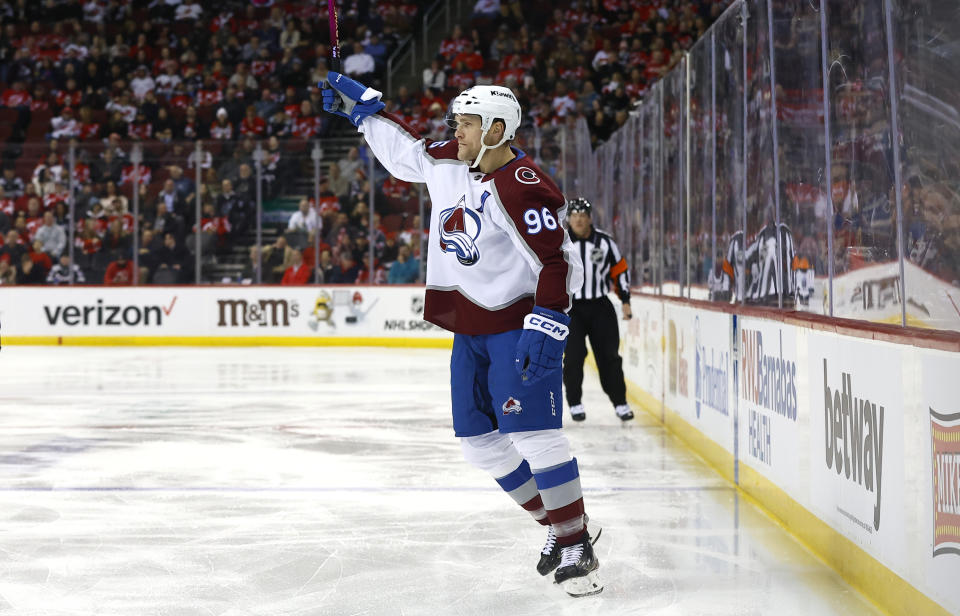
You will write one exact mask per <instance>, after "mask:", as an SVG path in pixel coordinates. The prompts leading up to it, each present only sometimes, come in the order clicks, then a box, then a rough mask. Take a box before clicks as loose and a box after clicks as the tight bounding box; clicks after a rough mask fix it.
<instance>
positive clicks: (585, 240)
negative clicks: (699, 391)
mask: <svg viewBox="0 0 960 616" xmlns="http://www.w3.org/2000/svg"><path fill="white" fill-rule="evenodd" d="M592 210H593V206H591V205H590V202H589V201H587V200H586V199H584V198H582V197H580V198H578V199H573V200H571V201H569V202H567V219H568V220H569V223H570V240H571V241H573V243H574V246H575V247H576V248H577V252H578V253H579V254H580V258H581V259H582V260H583V287H582V288H581V289H580V290H579V291H577V292H576V293H574V294H573V308H571V310H570V334H569V335H568V336H567V350H566V353H565V355H564V357H563V385H564V387H565V388H566V390H567V404H568V406H569V407H570V415H571V417H572V418H573V420H574V421H583V420H584V419H586V418H587V413H586V411H585V410H584V408H583V404H582V403H581V399H582V396H583V361H584V360H585V359H586V357H587V341H586V339H587V337H588V336H589V338H590V348H592V349H593V356H594V358H595V359H596V361H597V370H598V371H599V372H600V385H601V386H602V387H603V391H604V392H605V393H606V394H607V397H609V398H610V402H612V403H613V406H614V410H615V411H616V413H617V417H619V418H620V419H622V420H623V421H627V420H630V419H633V411H632V410H630V407H629V406H627V386H626V383H625V382H624V380H623V367H622V365H621V364H622V359H621V358H620V353H619V348H620V328H619V326H618V325H617V313H616V311H614V309H613V304H612V303H610V300H609V299H607V292H608V291H609V290H610V283H611V282H614V283H616V292H617V295H618V296H619V297H620V301H621V302H623V318H624V319H629V318H630V317H631V316H633V314H632V313H631V311H630V274H629V273H628V271H627V269H628V268H627V262H626V260H625V259H624V258H623V257H622V256H621V255H620V249H619V248H617V245H616V244H615V243H614V241H613V238H611V237H610V236H609V235H607V234H606V233H604V232H603V231H599V230H597V229H595V228H594V227H593V224H592V222H591V219H590V215H591V213H592Z"/></svg>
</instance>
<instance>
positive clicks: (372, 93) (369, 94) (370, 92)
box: [360, 87, 383, 103]
mask: <svg viewBox="0 0 960 616" xmlns="http://www.w3.org/2000/svg"><path fill="white" fill-rule="evenodd" d="M381 96H383V92H381V91H380V90H374V89H373V88H369V87H368V88H367V89H366V90H364V91H363V94H361V95H360V102H361V103H365V102H367V101H369V100H373V99H376V100H380V97H381Z"/></svg>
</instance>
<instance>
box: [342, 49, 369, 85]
mask: <svg viewBox="0 0 960 616" xmlns="http://www.w3.org/2000/svg"><path fill="white" fill-rule="evenodd" d="M376 68H377V67H376V63H375V61H374V59H373V56H371V55H370V54H369V53H367V52H366V51H364V49H363V44H362V43H360V42H356V43H354V44H353V53H352V54H350V55H349V56H347V57H346V59H345V60H344V61H343V72H344V73H346V74H347V75H349V76H350V77H353V78H355V79H358V80H360V81H365V80H366V81H369V78H370V76H371V74H372V73H373V72H374V71H375V70H376Z"/></svg>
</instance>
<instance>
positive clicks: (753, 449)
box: [736, 317, 808, 495]
mask: <svg viewBox="0 0 960 616" xmlns="http://www.w3.org/2000/svg"><path fill="white" fill-rule="evenodd" d="M736 335H737V343H738V345H739V357H740V364H739V367H740V374H739V388H738V391H737V398H738V405H739V406H738V409H739V422H738V430H739V444H740V446H739V452H740V461H741V463H745V464H747V465H749V466H750V467H751V468H753V469H754V470H756V471H759V472H760V473H761V474H763V475H764V476H766V477H767V478H768V479H771V480H773V481H774V482H775V483H776V484H777V485H778V486H780V487H781V488H783V489H785V490H786V491H787V492H788V493H790V494H792V495H798V494H799V492H800V489H801V485H802V484H801V478H800V477H799V476H798V473H797V468H800V465H801V463H802V460H801V455H800V454H801V447H800V435H801V434H803V433H804V431H805V430H806V425H807V420H808V417H806V416H803V417H801V415H802V413H801V412H800V408H799V404H798V399H797V387H798V386H799V380H798V376H799V375H798V372H797V334H796V328H794V327H790V326H787V325H784V324H782V323H779V322H776V321H765V320H762V319H755V318H750V317H741V318H740V319H739V327H738V328H737V334H736ZM803 415H805V413H804V414H803Z"/></svg>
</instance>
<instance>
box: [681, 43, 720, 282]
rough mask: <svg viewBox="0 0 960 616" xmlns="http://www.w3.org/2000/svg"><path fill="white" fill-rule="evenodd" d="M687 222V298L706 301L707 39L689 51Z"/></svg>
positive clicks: (710, 149)
mask: <svg viewBox="0 0 960 616" xmlns="http://www.w3.org/2000/svg"><path fill="white" fill-rule="evenodd" d="M689 62H690V63H691V65H690V69H691V70H690V105H689V113H690V117H689V130H690V138H689V143H690V153H689V161H690V206H689V212H690V222H689V225H687V227H688V229H689V234H690V235H689V238H688V243H689V248H688V250H689V255H690V261H689V266H688V272H689V276H690V289H689V292H688V293H687V296H688V297H693V298H695V299H706V298H707V279H708V276H709V273H710V269H711V267H712V250H711V248H712V245H713V240H714V208H713V206H714V195H715V193H714V169H713V165H714V161H715V159H714V155H715V150H714V132H715V131H714V121H713V118H714V107H713V105H714V100H713V75H712V71H711V67H712V63H713V48H712V44H711V38H710V36H709V35H708V36H706V37H704V38H702V39H700V41H699V42H697V44H696V45H695V46H694V47H693V49H691V50H690V57H689Z"/></svg>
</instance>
